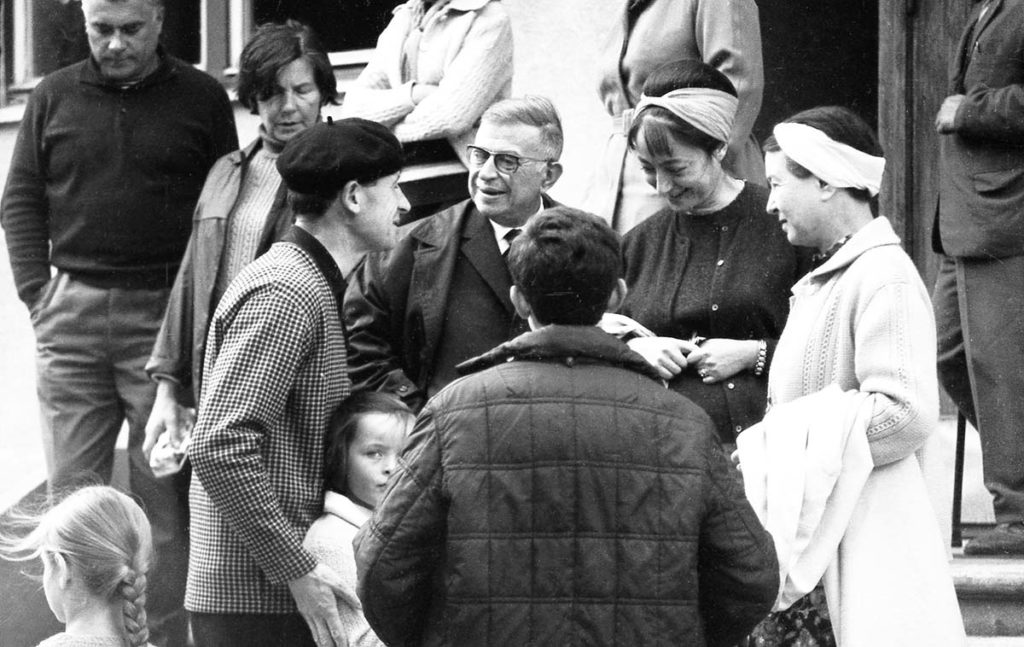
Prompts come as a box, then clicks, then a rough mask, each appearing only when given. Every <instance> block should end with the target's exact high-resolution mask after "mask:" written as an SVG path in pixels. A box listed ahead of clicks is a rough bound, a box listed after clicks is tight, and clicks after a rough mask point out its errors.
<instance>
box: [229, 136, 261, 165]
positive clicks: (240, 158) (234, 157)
mask: <svg viewBox="0 0 1024 647" xmlns="http://www.w3.org/2000/svg"><path fill="white" fill-rule="evenodd" d="M261 148H263V139H262V138H260V137H257V138H256V139H254V140H252V141H251V142H249V143H248V144H247V145H246V146H245V148H240V149H239V150H237V151H231V152H230V153H228V159H229V160H231V163H232V164H234V165H235V166H238V165H239V164H242V163H243V162H247V161H249V160H251V159H252V156H253V155H255V154H256V151H258V150H259V149H261Z"/></svg>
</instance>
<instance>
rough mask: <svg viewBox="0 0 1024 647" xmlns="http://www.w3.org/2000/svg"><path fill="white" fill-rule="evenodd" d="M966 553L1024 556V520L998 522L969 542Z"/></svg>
mask: <svg viewBox="0 0 1024 647" xmlns="http://www.w3.org/2000/svg"><path fill="white" fill-rule="evenodd" d="M964 555H993V556H1002V557H1013V556H1020V557H1024V521H1012V522H1010V523H999V524H996V527H995V528H993V529H992V530H988V531H985V532H983V533H982V534H980V535H978V536H977V537H975V538H974V539H972V540H970V541H969V542H967V545H966V546H964Z"/></svg>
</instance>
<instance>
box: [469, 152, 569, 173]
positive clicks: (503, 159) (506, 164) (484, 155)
mask: <svg viewBox="0 0 1024 647" xmlns="http://www.w3.org/2000/svg"><path fill="white" fill-rule="evenodd" d="M466 151H467V152H468V153H469V163H470V165H471V166H475V167H477V168H479V167H481V166H483V165H484V164H486V163H487V160H489V159H490V158H492V157H493V158H494V168H496V169H498V171H500V172H501V173H505V174H506V175H512V174H513V173H515V172H516V171H518V170H519V167H520V166H521V165H522V164H523V163H524V162H544V163H545V164H550V163H551V162H552V160H550V159H539V158H536V157H520V156H519V155H513V154H512V153H494V152H491V151H489V150H487V149H486V148H480V147H479V146H467V147H466Z"/></svg>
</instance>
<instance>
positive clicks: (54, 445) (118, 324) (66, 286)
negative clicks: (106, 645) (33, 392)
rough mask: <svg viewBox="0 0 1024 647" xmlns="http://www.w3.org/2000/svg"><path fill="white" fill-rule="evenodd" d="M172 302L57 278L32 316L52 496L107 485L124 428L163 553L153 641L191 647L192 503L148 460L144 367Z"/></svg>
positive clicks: (134, 486)
mask: <svg viewBox="0 0 1024 647" xmlns="http://www.w3.org/2000/svg"><path fill="white" fill-rule="evenodd" d="M169 294H170V290H169V289H139V290H125V289H120V288H100V287H96V286H93V285H88V284H86V283H83V282H81V281H78V280H76V279H75V278H73V277H71V276H69V275H68V274H67V273H65V272H58V273H57V275H56V276H54V277H53V278H52V279H51V280H50V282H49V283H48V284H47V285H46V286H45V288H44V289H43V293H42V296H41V297H40V302H39V304H37V305H36V306H35V307H34V308H33V312H32V324H33V327H34V329H35V335H36V369H37V383H36V388H37V393H38V396H39V408H40V413H41V418H42V425H41V426H42V430H43V448H44V451H45V453H46V462H47V469H48V472H49V487H50V492H51V493H53V494H56V495H60V494H61V493H64V492H66V491H68V490H71V489H73V488H75V487H77V486H80V485H82V484H85V483H110V480H111V475H112V472H113V466H114V447H115V444H116V442H117V436H118V434H119V433H120V431H121V426H122V425H123V424H124V423H125V421H127V423H128V463H129V468H128V472H129V475H128V476H129V488H130V490H131V493H132V494H133V495H135V496H136V497H137V498H138V499H139V502H140V504H141V505H142V507H143V509H144V510H145V511H146V515H147V516H148V517H149V521H150V523H151V525H152V528H153V547H154V549H155V553H156V555H155V563H154V565H153V567H152V569H151V571H150V574H149V578H148V579H149V582H150V585H149V590H148V592H147V598H148V602H147V605H146V606H147V611H148V615H149V623H150V629H151V631H152V636H153V638H152V642H153V644H154V645H159V646H160V647H184V645H185V644H186V641H187V631H188V626H187V619H186V617H185V609H184V596H185V578H186V575H187V573H188V534H187V531H186V522H187V519H186V515H187V507H186V506H187V501H188V498H187V496H185V497H183V496H182V493H181V491H180V490H181V488H180V483H181V482H182V481H180V480H179V479H176V478H175V477H169V478H165V479H158V478H156V477H155V476H154V475H153V471H152V470H151V469H150V467H149V461H147V460H146V457H145V456H144V455H143V453H142V442H143V440H144V439H145V427H146V420H147V419H148V417H149V413H150V409H152V406H153V399H154V397H155V395H156V385H155V384H154V382H153V381H152V380H151V379H149V377H148V376H147V375H146V372H145V370H144V367H145V364H146V360H147V359H148V358H149V355H150V353H151V352H152V350H153V342H154V341H155V340H156V335H157V332H158V331H159V329H160V324H161V321H162V319H163V312H164V308H165V307H166V306H167V299H168V296H169Z"/></svg>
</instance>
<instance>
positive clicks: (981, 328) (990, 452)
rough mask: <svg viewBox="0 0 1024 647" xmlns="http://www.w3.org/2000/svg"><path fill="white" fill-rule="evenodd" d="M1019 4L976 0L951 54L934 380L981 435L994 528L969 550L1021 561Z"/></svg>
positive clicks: (1023, 104) (943, 125)
mask: <svg viewBox="0 0 1024 647" xmlns="http://www.w3.org/2000/svg"><path fill="white" fill-rule="evenodd" d="M1022 51H1024V0H985V1H983V2H979V3H978V4H977V6H976V7H975V8H974V10H973V11H972V12H971V16H970V20H969V22H968V26H967V28H966V29H965V30H964V33H963V36H962V37H961V39H960V43H959V48H958V49H957V51H956V52H955V53H954V60H953V64H952V69H951V75H950V79H951V83H950V96H948V97H946V99H945V100H944V101H943V103H942V106H941V108H940V109H939V113H938V115H937V116H936V118H935V126H936V129H937V130H938V131H939V133H941V134H942V135H943V136H942V137H941V146H942V149H941V156H940V166H941V173H942V177H941V182H940V187H941V188H940V192H939V207H938V210H937V213H936V222H935V228H934V229H933V232H932V241H933V247H934V249H935V251H936V252H938V253H940V254H942V258H941V265H940V268H939V275H938V279H937V281H936V285H935V293H934V295H933V301H934V305H935V318H936V324H937V328H938V332H939V347H938V361H939V364H938V366H939V378H940V380H941V381H942V384H943V386H944V387H945V389H946V391H947V392H948V393H949V395H950V397H952V398H953V400H954V402H955V403H956V405H957V407H958V408H959V409H960V411H961V412H962V413H963V414H964V415H965V416H966V417H967V419H968V420H969V421H970V422H971V424H972V425H974V426H975V428H977V429H978V432H979V433H980V435H981V443H982V458H983V463H984V477H985V485H986V487H988V489H989V491H990V492H991V493H992V498H993V503H994V507H995V513H996V522H997V524H996V527H995V528H994V529H992V530H991V531H988V532H986V533H984V534H982V535H980V536H979V537H977V538H975V539H973V540H972V541H971V542H970V543H968V545H967V546H966V548H965V550H964V552H965V553H968V554H976V555H984V554H1004V555H1006V554H1009V555H1024V431H1022V430H1024V427H1022V426H1021V425H1022V423H1024V399H1022V398H1021V392H1022V390H1024V317H1022V316H1021V313H1022V312H1024V60H1022V59H1021V52H1022Z"/></svg>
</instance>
